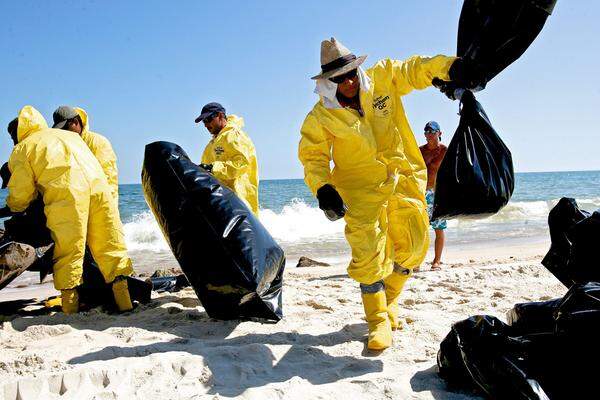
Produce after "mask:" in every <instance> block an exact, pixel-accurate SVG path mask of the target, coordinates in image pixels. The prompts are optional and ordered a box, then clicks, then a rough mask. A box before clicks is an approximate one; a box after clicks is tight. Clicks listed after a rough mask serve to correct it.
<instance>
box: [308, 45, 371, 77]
mask: <svg viewBox="0 0 600 400" xmlns="http://www.w3.org/2000/svg"><path fill="white" fill-rule="evenodd" d="M366 59H367V56H366V55H364V56H359V57H357V56H355V55H354V54H353V53H352V52H350V50H348V49H347V48H346V46H344V45H343V44H341V43H340V42H338V41H337V40H336V39H335V38H334V37H332V38H331V40H323V41H322V42H321V73H320V74H319V75H315V76H313V77H312V78H310V79H329V78H333V77H334V76H338V75H343V74H345V73H346V72H350V71H352V70H353V69H356V68H358V67H359V66H360V65H361V64H362V63H364V62H365V60H366Z"/></svg>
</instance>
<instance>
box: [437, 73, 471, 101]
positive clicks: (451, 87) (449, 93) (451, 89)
mask: <svg viewBox="0 0 600 400" xmlns="http://www.w3.org/2000/svg"><path fill="white" fill-rule="evenodd" d="M431 84H432V85H433V86H435V87H436V88H438V89H439V90H440V92H442V93H444V94H445V95H446V97H448V98H449V99H450V100H457V99H459V98H460V96H459V93H460V92H457V90H464V89H462V88H461V87H460V86H458V84H457V83H456V82H448V81H443V80H441V79H440V78H433V80H432V81H431Z"/></svg>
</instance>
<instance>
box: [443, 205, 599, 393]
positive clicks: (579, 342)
mask: <svg viewBox="0 0 600 400" xmlns="http://www.w3.org/2000/svg"><path fill="white" fill-rule="evenodd" d="M548 220H549V225H550V232H551V237H552V246H551V249H550V251H549V252H548V254H547V255H546V257H545V258H544V260H543V264H544V265H545V266H546V267H547V268H548V269H549V270H550V271H552V272H553V273H554V274H555V276H556V277H557V278H558V279H560V281H561V282H562V283H563V284H564V285H565V286H566V287H567V288H569V290H568V291H567V293H566V294H565V295H564V296H563V297H562V298H560V299H554V300H549V301H544V302H533V303H522V304H516V305H515V306H514V308H513V309H512V310H510V311H509V313H508V316H507V320H508V324H505V323H503V322H502V321H500V320H499V319H497V318H495V317H492V316H485V315H483V316H482V315H478V316H473V317H470V318H468V319H466V320H464V321H460V322H457V323H455V324H454V325H453V326H452V329H451V331H450V333H449V334H448V336H447V337H446V338H445V339H444V341H443V342H442V343H441V345H440V351H439V353H438V366H439V373H440V375H441V376H442V377H443V378H444V379H445V380H446V381H447V382H448V383H449V384H450V385H452V386H455V387H460V388H464V389H467V388H468V389H476V390H479V391H481V392H483V393H484V394H485V395H487V396H488V397H490V398H494V399H531V400H541V399H576V398H586V399H587V398H598V397H600V389H598V385H597V378H596V375H597V366H596V362H598V360H600V345H598V342H597V341H598V337H599V336H600V272H599V271H600V270H599V264H600V261H599V260H598V258H597V256H596V257H593V255H594V254H596V255H597V253H596V250H597V248H596V247H595V242H596V241H597V240H598V238H599V237H600V213H599V212H595V213H593V214H590V213H586V212H585V211H582V210H579V208H578V207H577V203H576V202H575V200H573V199H568V198H563V199H561V200H560V202H559V203H558V204H557V205H556V206H555V207H554V208H553V209H552V211H551V212H550V216H549V218H548Z"/></svg>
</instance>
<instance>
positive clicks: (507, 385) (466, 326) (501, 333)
mask: <svg viewBox="0 0 600 400" xmlns="http://www.w3.org/2000/svg"><path fill="white" fill-rule="evenodd" d="M510 334H511V327H510V326H508V325H506V324H504V323H503V322H502V321H500V320H499V319H497V318H495V317H491V316H488V315H476V316H473V317H470V318H468V319H466V320H463V321H460V322H457V323H455V324H454V325H452V330H451V331H450V333H449V334H448V336H447V337H446V339H444V341H443V342H442V344H444V347H441V346H440V351H439V353H438V367H439V371H440V375H441V376H442V378H444V379H446V380H447V381H448V382H449V383H452V384H453V385H457V384H461V385H462V386H463V387H465V388H469V389H473V388H476V389H479V390H481V391H482V392H483V393H485V394H486V395H487V396H489V397H491V398H494V399H527V400H542V399H544V400H545V399H548V396H547V395H546V393H545V392H544V390H543V389H542V387H541V385H540V384H539V382H538V381H537V380H536V379H535V378H534V377H533V376H532V375H531V373H530V372H529V371H528V368H529V366H528V364H527V361H526V358H525V357H524V355H525V354H526V352H527V350H526V349H527V347H528V346H529V341H528V340H527V339H522V338H518V337H517V338H513V337H510ZM451 345H453V346H454V347H453V346H451ZM461 360H462V362H460V361H461ZM456 379H458V380H456Z"/></svg>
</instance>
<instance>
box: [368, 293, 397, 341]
mask: <svg viewBox="0 0 600 400" xmlns="http://www.w3.org/2000/svg"><path fill="white" fill-rule="evenodd" d="M361 289H362V287H361ZM382 289H383V288H382ZM362 301H363V306H364V309H365V316H366V318H367V325H368V326H369V340H368V343H367V347H368V348H369V349H370V350H384V349H387V348H388V347H390V346H391V345H392V326H391V325H390V320H389V319H388V312H387V304H386V300H385V292H384V291H383V290H379V291H377V292H374V293H369V292H365V291H364V290H363V291H362Z"/></svg>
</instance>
